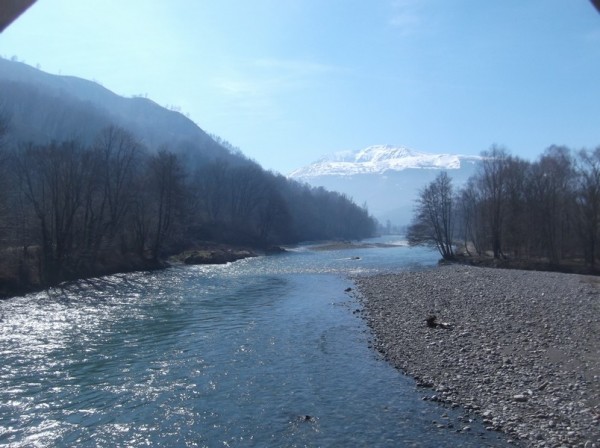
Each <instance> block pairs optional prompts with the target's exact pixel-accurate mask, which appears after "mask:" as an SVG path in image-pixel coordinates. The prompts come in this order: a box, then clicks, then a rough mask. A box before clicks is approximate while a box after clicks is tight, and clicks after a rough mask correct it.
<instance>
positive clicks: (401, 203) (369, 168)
mask: <svg viewBox="0 0 600 448" xmlns="http://www.w3.org/2000/svg"><path fill="white" fill-rule="evenodd" d="M479 160H481V157H478V156H461V155H457V154H430V153H425V152H418V151H414V150H411V149H408V148H404V147H399V146H390V145H377V146H369V147H368V148H365V149H361V150H359V151H343V152H338V153H335V154H332V155H330V156H327V157H324V158H323V159H321V160H319V161H317V162H315V163H312V164H310V165H308V166H305V167H303V168H300V169H297V170H295V171H293V172H292V173H290V174H289V176H288V177H290V178H293V179H296V180H299V181H302V182H306V183H308V184H309V185H312V186H314V187H324V188H327V189H328V190H332V191H338V192H340V193H344V194H346V195H347V196H349V197H351V198H353V199H354V201H355V202H356V203H358V204H363V203H366V204H367V206H368V207H369V211H370V212H371V213H372V214H373V215H374V216H375V217H376V218H377V219H379V220H380V222H386V221H387V220H390V221H391V222H392V223H394V224H400V225H404V224H408V222H410V219H411V217H412V212H413V208H414V201H415V199H416V198H417V196H418V194H419V191H420V190H421V189H422V188H423V187H425V186H426V185H427V184H428V183H429V182H431V181H432V180H434V179H435V177H436V176H437V174H438V173H439V172H440V171H442V170H446V171H448V174H449V175H450V177H451V178H452V179H453V184H454V186H455V187H460V186H461V185H463V184H464V183H465V182H466V181H467V179H468V178H469V177H470V176H471V175H472V174H473V173H474V172H475V169H476V165H477V162H478V161H479Z"/></svg>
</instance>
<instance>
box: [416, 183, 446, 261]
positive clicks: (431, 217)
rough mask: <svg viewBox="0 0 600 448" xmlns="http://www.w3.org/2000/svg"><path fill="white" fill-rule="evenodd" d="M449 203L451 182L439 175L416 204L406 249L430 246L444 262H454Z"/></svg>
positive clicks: (422, 193)
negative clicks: (408, 247)
mask: <svg viewBox="0 0 600 448" xmlns="http://www.w3.org/2000/svg"><path fill="white" fill-rule="evenodd" d="M453 199H454V198H453V188H452V180H451V179H450V177H449V176H448V174H447V173H446V172H445V171H443V172H441V173H440V174H439V175H438V176H437V177H436V178H435V179H434V180H433V181H432V182H431V183H430V184H429V185H428V186H427V187H425V188H424V189H423V190H422V191H421V193H420V195H419V197H418V199H417V201H416V202H417V203H416V209H415V212H416V214H415V218H414V220H413V222H412V224H411V225H410V226H409V228H408V235H407V236H408V242H409V244H410V245H413V246H414V245H430V246H434V247H435V248H437V250H438V251H439V252H440V254H441V255H442V257H443V258H444V259H445V260H451V259H453V258H454V248H453V233H454V212H453Z"/></svg>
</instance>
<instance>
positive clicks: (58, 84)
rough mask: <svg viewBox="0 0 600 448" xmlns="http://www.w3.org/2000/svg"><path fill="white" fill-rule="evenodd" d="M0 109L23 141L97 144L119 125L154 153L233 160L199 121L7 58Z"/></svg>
mask: <svg viewBox="0 0 600 448" xmlns="http://www.w3.org/2000/svg"><path fill="white" fill-rule="evenodd" d="M0 107H1V108H2V111H3V112H5V113H6V114H7V115H8V116H10V118H11V135H12V138H13V139H15V140H17V141H32V142H34V143H46V142H48V141H52V140H56V141H62V140H66V139H77V140H79V141H82V142H84V143H91V142H92V140H93V139H94V138H95V137H96V136H97V135H98V132H99V131H100V130H102V129H104V128H105V127H107V126H109V125H113V124H115V125H118V126H121V127H123V128H125V129H127V130H128V131H130V132H132V133H133V134H134V135H135V136H136V137H138V138H139V139H140V140H141V141H142V142H143V143H144V144H145V145H146V146H147V147H148V148H149V149H151V150H153V149H156V148H158V147H160V146H161V145H167V146H168V148H169V149H170V150H171V151H176V152H178V153H187V154H194V155H195V156H202V157H206V158H209V159H212V158H215V157H217V156H219V157H222V158H223V157H225V158H227V157H229V156H230V154H229V151H228V150H226V149H225V148H223V147H222V146H221V145H220V144H219V143H217V142H216V141H215V140H214V139H213V138H211V137H210V136H209V135H208V134H207V133H206V132H204V131H203V130H202V129H201V128H200V127H199V126H198V125H196V124H195V123H194V122H193V121H191V120H190V119H188V118H187V117H185V116H184V115H182V114H181V113H179V112H176V111H172V110H168V109H166V108H164V107H162V106H160V105H158V104H156V103H155V102H153V101H151V100H149V99H147V98H141V97H134V98H125V97H122V96H119V95H117V94H115V93H113V92H111V91H110V90H108V89H106V88H104V87H102V86H101V85H100V84H98V83H96V82H93V81H88V80H85V79H81V78H76V77H73V76H61V75H52V74H49V73H45V72H43V71H41V70H38V69H35V68H33V67H30V66H28V65H26V64H24V63H21V62H16V61H9V60H7V59H3V58H0Z"/></svg>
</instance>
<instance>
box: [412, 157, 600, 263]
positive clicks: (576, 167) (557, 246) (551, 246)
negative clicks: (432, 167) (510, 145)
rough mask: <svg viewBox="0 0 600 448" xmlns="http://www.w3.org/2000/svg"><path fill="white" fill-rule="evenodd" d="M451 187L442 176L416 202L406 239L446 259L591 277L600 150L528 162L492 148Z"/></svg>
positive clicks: (599, 222) (596, 248)
mask: <svg viewBox="0 0 600 448" xmlns="http://www.w3.org/2000/svg"><path fill="white" fill-rule="evenodd" d="M482 156H483V160H482V162H481V164H480V166H479V167H478V170H477V173H476V174H475V175H474V176H473V177H471V178H470V179H469V181H468V182H467V184H466V185H465V186H463V187H462V188H459V189H457V188H455V187H454V186H453V184H452V180H451V178H450V176H448V174H447V173H445V172H444V173H441V174H440V175H439V176H438V177H437V178H436V179H435V180H434V181H433V182H432V183H431V184H429V185H428V186H427V187H426V188H425V189H424V190H423V191H421V193H420V196H419V198H418V200H417V203H416V208H415V215H414V218H413V222H412V224H411V225H410V227H409V229H408V240H409V243H410V244H413V245H421V244H424V245H431V246H433V247H436V248H437V249H438V250H439V252H440V254H441V255H442V257H443V258H444V259H446V260H454V259H457V258H462V257H465V256H466V257H467V258H468V259H469V260H470V261H472V262H474V263H478V264H488V265H490V264H491V265H500V266H503V267H511V266H515V267H519V268H535V269H551V270H561V271H569V272H571V271H572V272H588V273H598V261H599V260H598V259H599V254H600V147H598V148H596V149H594V150H588V149H582V150H580V151H574V150H572V149H570V148H567V147H564V146H552V147H550V148H548V149H547V150H546V151H545V152H544V153H543V154H542V155H541V156H540V157H539V158H538V159H537V160H535V161H533V162H529V161H526V160H523V159H521V158H520V157H518V156H514V155H511V154H509V153H508V152H507V150H505V149H503V148H500V147H497V146H494V147H492V148H491V149H490V150H489V151H485V152H483V153H482Z"/></svg>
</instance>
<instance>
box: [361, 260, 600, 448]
mask: <svg viewBox="0 0 600 448" xmlns="http://www.w3.org/2000/svg"><path fill="white" fill-rule="evenodd" d="M355 280H356V283H357V286H358V290H359V292H360V298H361V300H362V302H363V304H364V313H365V318H366V319H367V321H368V323H369V326H370V327H371V328H372V329H373V331H374V334H375V336H376V341H375V343H374V344H375V348H376V349H377V350H379V351H380V352H381V353H383V354H384V356H385V357H386V359H388V360H389V362H391V363H392V364H394V365H395V366H396V367H397V368H399V369H401V370H403V371H404V372H406V373H407V374H409V375H411V376H413V377H414V378H415V379H416V380H417V384H418V385H420V386H422V387H425V388H431V389H422V390H423V394H424V398H425V399H430V400H434V401H441V402H444V403H447V404H449V405H451V406H455V407H456V406H457V405H460V406H462V407H463V408H465V409H467V410H468V411H469V412H475V413H478V414H480V415H481V416H482V417H483V419H484V423H485V424H486V426H487V428H488V429H490V430H498V431H504V432H506V433H507V434H508V435H509V436H510V437H511V438H512V439H513V440H514V441H515V442H517V441H518V442H519V443H522V444H524V445H526V446H535V447H538V446H551V447H554V446H557V447H558V446H569V447H570V446H581V447H586V448H590V447H597V448H600V322H599V321H600V278H597V277H587V276H580V275H573V274H559V273H552V272H531V271H527V272H526V271H518V270H504V269H490V268H477V267H471V266H461V265H450V266H442V267H438V268H435V269H432V270H427V271H423V272H407V273H399V274H385V275H377V276H372V277H359V278H357V279H355ZM431 315H435V316H436V317H437V322H447V323H449V324H451V325H452V328H451V329H443V328H439V327H437V328H430V327H428V326H427V325H426V323H425V319H426V318H427V317H429V316H431Z"/></svg>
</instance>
